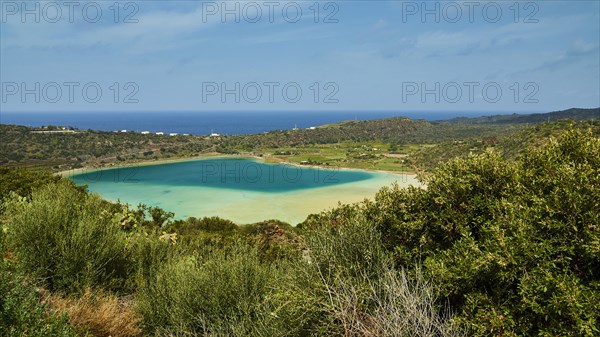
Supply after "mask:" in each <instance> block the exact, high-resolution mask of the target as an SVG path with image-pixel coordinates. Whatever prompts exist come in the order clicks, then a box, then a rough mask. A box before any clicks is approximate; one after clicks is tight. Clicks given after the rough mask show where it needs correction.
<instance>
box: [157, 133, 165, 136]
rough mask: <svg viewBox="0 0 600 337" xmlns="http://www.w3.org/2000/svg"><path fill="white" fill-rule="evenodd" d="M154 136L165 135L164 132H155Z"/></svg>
mask: <svg viewBox="0 0 600 337" xmlns="http://www.w3.org/2000/svg"><path fill="white" fill-rule="evenodd" d="M156 134H157V135H158V136H162V135H164V134H165V133H164V132H157V133H156Z"/></svg>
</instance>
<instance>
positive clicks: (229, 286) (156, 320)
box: [137, 242, 280, 336]
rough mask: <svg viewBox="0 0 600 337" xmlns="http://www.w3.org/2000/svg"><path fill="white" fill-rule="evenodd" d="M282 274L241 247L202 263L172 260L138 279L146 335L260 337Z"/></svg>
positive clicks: (203, 259) (185, 258)
mask: <svg viewBox="0 0 600 337" xmlns="http://www.w3.org/2000/svg"><path fill="white" fill-rule="evenodd" d="M279 273H280V269H278V268H277V267H276V266H275V265H270V264H263V263H261V262H260V259H259V256H258V253H257V252H256V250H255V249H252V248H250V247H248V246H246V245H244V244H243V243H242V242H238V243H237V245H236V246H235V247H232V248H230V249H227V250H221V251H218V252H212V253H210V254H208V255H207V256H204V257H203V256H201V255H200V256H199V255H198V254H195V255H182V256H179V257H174V258H172V259H169V260H168V261H166V262H165V263H163V264H157V265H155V266H154V267H153V269H152V270H151V275H149V279H144V278H140V279H139V280H140V283H139V288H138V293H137V304H138V310H139V312H140V313H141V315H142V317H143V323H144V326H145V327H146V328H147V329H148V331H147V332H148V333H155V334H160V335H184V334H207V335H236V336H247V335H257V334H259V331H260V330H261V329H264V328H265V327H264V325H263V324H260V322H261V321H263V320H264V319H265V318H264V316H265V314H264V311H263V310H262V307H263V303H264V301H265V298H266V297H267V296H268V294H269V293H270V291H271V289H272V288H273V287H274V285H275V284H277V283H278V282H279V279H280V276H279Z"/></svg>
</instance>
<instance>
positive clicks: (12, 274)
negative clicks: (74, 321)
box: [0, 230, 77, 337]
mask: <svg viewBox="0 0 600 337" xmlns="http://www.w3.org/2000/svg"><path fill="white" fill-rule="evenodd" d="M1 232H2V231H1V230H0V336H32V337H36V336H40V337H45V336H60V337H63V336H64V337H67V336H77V334H76V333H75V329H74V328H73V327H72V326H70V325H69V323H68V322H67V318H66V317H65V316H61V315H59V314H51V313H48V312H47V308H46V306H45V305H43V304H41V303H40V301H39V295H38V293H37V292H36V287H35V284H34V283H32V281H31V280H30V279H28V278H27V277H26V276H25V275H23V274H22V273H20V272H18V271H17V270H15V267H14V266H12V265H11V263H10V261H7V260H5V258H4V257H3V256H2V255H3V254H4V246H3V241H2V236H1Z"/></svg>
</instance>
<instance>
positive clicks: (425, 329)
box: [326, 268, 464, 337]
mask: <svg viewBox="0 0 600 337" xmlns="http://www.w3.org/2000/svg"><path fill="white" fill-rule="evenodd" d="M415 277H416V279H415V280H409V278H408V276H407V275H406V273H405V271H404V270H401V271H396V270H393V269H391V268H389V269H388V268H386V269H385V270H383V271H382V273H381V275H380V279H379V280H378V281H377V282H375V283H373V282H370V281H366V284H363V285H362V286H359V285H357V284H355V283H351V282H344V281H343V280H338V281H337V283H336V284H335V285H326V286H327V289H328V291H329V295H330V301H331V307H332V309H333V312H334V317H335V318H336V320H338V321H339V322H340V324H341V327H342V335H343V336H345V337H354V336H356V337H358V336H361V337H387V336H394V337H395V336H419V337H438V336H439V337H459V336H463V335H464V334H463V333H462V332H461V331H459V330H457V329H455V327H453V326H452V321H451V319H450V317H449V316H450V315H449V312H448V311H447V310H446V312H445V313H441V314H440V313H438V310H437V309H436V306H435V303H436V300H437V299H436V297H435V295H434V294H433V291H432V287H431V285H430V284H429V283H428V282H427V281H426V280H425V279H424V277H423V275H422V272H421V270H420V269H418V268H417V270H416V276H415ZM365 280H366V278H365ZM366 302H370V303H372V305H373V306H374V308H373V309H372V310H368V311H367V310H365V305H366Z"/></svg>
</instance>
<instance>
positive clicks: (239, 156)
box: [54, 152, 417, 177]
mask: <svg viewBox="0 0 600 337" xmlns="http://www.w3.org/2000/svg"><path fill="white" fill-rule="evenodd" d="M213 158H237V159H254V160H257V161H260V162H262V163H264V164H273V165H276V164H283V165H291V166H295V167H304V168H313V169H324V170H350V171H366V172H375V173H386V174H393V175H406V176H415V177H416V176H417V173H416V172H401V171H389V170H376V169H368V168H354V167H345V166H336V167H331V166H320V165H303V164H298V163H292V162H288V161H285V160H279V159H278V158H277V160H274V161H273V162H268V161H267V160H266V159H265V157H261V156H256V155H250V154H221V153H216V152H210V153H205V154H202V155H198V156H195V157H180V158H166V159H157V160H144V161H139V162H134V163H124V164H117V165H111V166H100V167H94V166H86V167H80V168H76V169H70V170H65V171H58V172H55V173H54V174H55V175H58V176H62V177H68V176H70V175H76V174H80V173H83V172H96V171H103V170H110V169H119V168H126V167H134V166H152V165H163V164H175V163H181V162H187V161H196V160H204V159H213ZM271 159H273V157H271Z"/></svg>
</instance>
